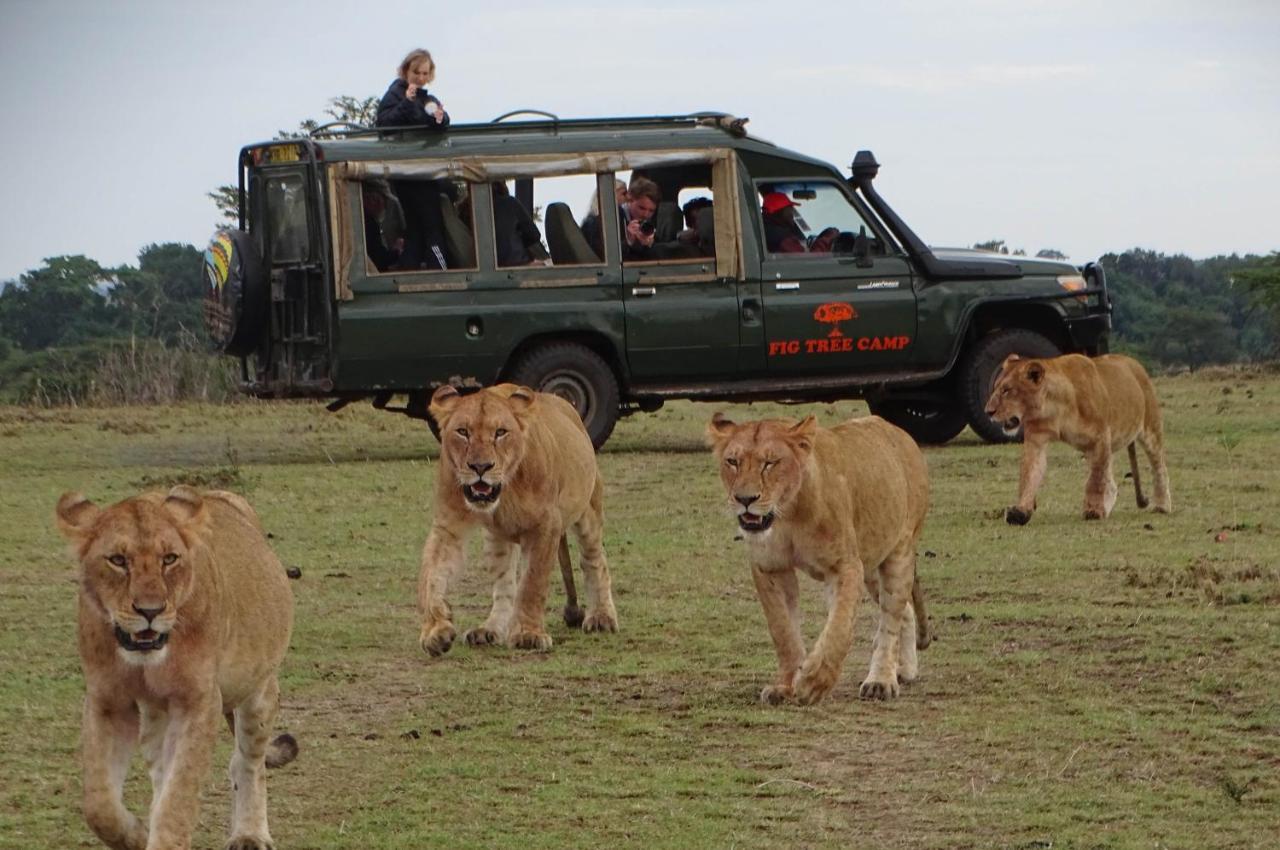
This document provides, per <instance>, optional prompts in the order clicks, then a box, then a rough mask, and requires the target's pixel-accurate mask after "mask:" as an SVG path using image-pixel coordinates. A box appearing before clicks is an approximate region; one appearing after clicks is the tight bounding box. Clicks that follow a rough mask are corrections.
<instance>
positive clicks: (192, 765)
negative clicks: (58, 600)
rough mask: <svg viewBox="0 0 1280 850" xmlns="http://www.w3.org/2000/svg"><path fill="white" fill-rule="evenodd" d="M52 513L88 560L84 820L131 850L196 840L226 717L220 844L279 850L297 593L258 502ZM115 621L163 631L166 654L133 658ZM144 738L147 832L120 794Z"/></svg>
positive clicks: (83, 643) (202, 499) (165, 499)
mask: <svg viewBox="0 0 1280 850" xmlns="http://www.w3.org/2000/svg"><path fill="white" fill-rule="evenodd" d="M57 520H58V526H59V527H60V529H61V530H62V532H63V533H64V534H65V535H66V536H67V537H68V538H69V539H70V541H71V548H72V550H73V552H74V553H75V557H76V558H77V560H78V561H79V563H80V594H79V627H78V641H79V646H80V657H81V661H82V663H83V667H84V677H85V685H86V688H87V694H86V699H85V705H84V722H83V735H82V740H81V748H82V759H83V767H84V798H83V807H84V814H85V818H86V820H87V821H88V823H89V826H90V827H91V828H92V829H93V831H94V832H95V833H97V835H98V837H99V838H101V839H102V841H104V842H105V843H106V844H107V845H108V846H110V847H113V848H122V850H144V848H166V850H169V848H187V847H190V845H191V833H192V830H193V829H194V828H195V825H196V819H197V814H198V808H199V794H200V786H201V784H202V783H203V781H204V779H205V777H206V775H207V774H208V772H209V763H210V761H211V759H212V755H213V747H214V741H215V738H216V735H217V728H218V725H219V718H220V717H222V716H224V715H225V717H226V720H227V722H228V723H229V724H230V725H231V727H232V729H233V731H234V734H235V739H236V745H235V750H234V752H233V754H232V757H231V783H232V813H231V840H230V842H229V843H228V844H227V847H228V848H235V850H265V848H269V847H271V835H270V832H269V831H268V828H267V794H266V782H265V780H266V777H265V764H264V763H270V764H271V765H272V766H276V765H277V764H283V763H286V762H287V761H289V760H291V759H292V758H293V757H294V756H295V755H296V753H297V745H296V744H295V743H294V742H293V739H292V738H291V737H290V736H287V735H282V736H280V737H279V738H277V739H276V740H275V741H274V742H273V741H271V740H270V732H271V726H272V720H273V718H274V716H275V713H276V707H277V703H278V699H279V685H278V683H277V676H276V674H277V670H278V668H279V666H280V662H281V660H282V659H283V658H284V655H285V650H286V649H287V648H288V645H289V634H290V631H291V629H292V624H293V596H292V591H291V590H290V589H289V582H288V579H287V578H286V576H285V572H284V568H283V567H282V566H281V564H280V562H279V560H277V559H276V556H275V555H274V554H273V553H272V551H271V549H270V548H269V547H268V545H267V542H266V540H265V538H264V537H263V535H262V530H261V524H260V523H259V521H258V517H257V515H256V514H255V513H254V511H253V508H251V507H250V506H249V504H248V502H246V501H245V500H244V499H242V498H241V497H239V496H237V495H235V494H232V493H225V492H219V491H210V492H204V493H200V492H197V491H195V490H192V489H190V488H187V487H175V488H173V489H172V490H171V491H169V493H168V494H164V493H146V494H144V495H141V496H138V497H136V498H132V499H127V500H125V501H122V502H119V503H117V504H115V505H112V506H111V507H109V508H106V509H100V508H98V506H96V505H95V504H93V503H92V502H90V501H89V500H88V499H86V498H85V497H84V496H82V495H80V494H79V493H66V494H64V495H63V496H62V498H61V499H60V500H59V501H58V507H57ZM111 559H115V560H116V561H117V562H118V563H116V564H113V563H112V560H111ZM166 561H168V563H166ZM144 612H145V613H144ZM149 618H150V619H149ZM117 628H119V629H121V630H122V631H123V632H124V633H127V634H128V635H130V636H132V638H134V639H138V636H139V635H151V636H154V635H158V634H161V633H164V632H167V633H168V635H169V637H168V638H167V643H164V644H162V645H161V646H160V648H158V649H151V650H149V651H138V650H137V649H134V650H129V649H126V648H124V646H123V645H122V643H121V642H119V641H118V640H117V636H116V635H117V632H116V629H117ZM135 645H136V644H135ZM139 744H140V745H141V748H142V751H143V755H144V757H145V759H146V762H147V765H148V768H149V770H150V773H151V781H152V788H153V796H152V802H151V811H150V817H149V819H148V823H146V824H144V823H143V822H142V821H140V820H139V819H138V818H137V817H135V816H134V815H133V814H132V813H131V812H129V811H128V810H127V809H126V808H125V806H124V803H123V800H122V791H123V787H124V781H125V775H126V773H127V772H128V767H129V761H130V757H131V755H132V753H133V750H134V748H135V746H138V745H139Z"/></svg>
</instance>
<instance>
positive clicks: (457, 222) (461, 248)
mask: <svg viewBox="0 0 1280 850" xmlns="http://www.w3.org/2000/svg"><path fill="white" fill-rule="evenodd" d="M440 218H441V220H442V221H443V223H444V248H445V251H446V252H448V255H449V268H451V269H474V268H475V267H476V240H475V238H474V237H473V236H472V235H471V228H470V227H468V226H467V225H466V223H465V222H464V221H463V220H462V216H460V215H458V208H457V207H455V206H454V205H453V201H451V200H449V196H448V195H445V194H443V193H442V194H441V195H440Z"/></svg>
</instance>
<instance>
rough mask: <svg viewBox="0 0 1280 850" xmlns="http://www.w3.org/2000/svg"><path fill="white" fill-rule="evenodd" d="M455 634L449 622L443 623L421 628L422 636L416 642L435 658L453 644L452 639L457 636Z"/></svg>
mask: <svg viewBox="0 0 1280 850" xmlns="http://www.w3.org/2000/svg"><path fill="white" fill-rule="evenodd" d="M457 634H458V633H457V632H456V631H454V628H453V625H452V624H451V623H445V624H444V625H442V626H435V627H433V628H431V629H423V630H422V637H421V638H419V639H418V643H419V645H421V647H422V649H423V651H424V652H426V653H427V655H430V656H432V657H433V658H437V657H439V656H441V655H444V654H445V653H446V652H448V651H449V647H451V646H453V639H454V638H455V637H457Z"/></svg>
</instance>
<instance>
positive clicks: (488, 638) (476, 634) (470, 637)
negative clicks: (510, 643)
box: [462, 626, 502, 646]
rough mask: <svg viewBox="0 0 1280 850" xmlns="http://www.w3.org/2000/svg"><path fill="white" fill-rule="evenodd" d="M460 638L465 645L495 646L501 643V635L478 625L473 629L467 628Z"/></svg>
mask: <svg viewBox="0 0 1280 850" xmlns="http://www.w3.org/2000/svg"><path fill="white" fill-rule="evenodd" d="M462 639H463V640H465V641H466V642H467V646H496V645H497V644H500V643H502V636H501V635H499V634H498V633H497V632H495V631H494V630H493V629H490V628H486V627H484V626H480V627H479V628H475V629H468V630H467V631H466V632H465V633H464V634H463V635H462Z"/></svg>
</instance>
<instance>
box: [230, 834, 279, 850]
mask: <svg viewBox="0 0 1280 850" xmlns="http://www.w3.org/2000/svg"><path fill="white" fill-rule="evenodd" d="M275 847H276V846H275V845H274V844H272V843H271V842H270V841H268V840H267V839H265V838H254V837H253V836H252V835H240V836H237V837H235V838H233V839H231V840H230V841H228V842H227V843H226V846H225V848H224V850H275Z"/></svg>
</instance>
